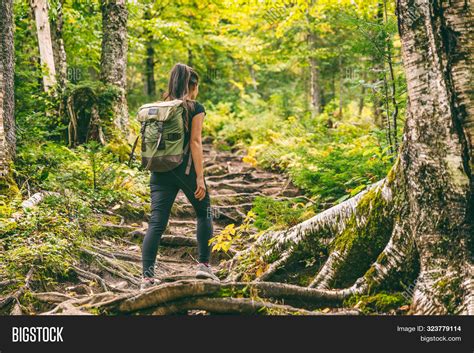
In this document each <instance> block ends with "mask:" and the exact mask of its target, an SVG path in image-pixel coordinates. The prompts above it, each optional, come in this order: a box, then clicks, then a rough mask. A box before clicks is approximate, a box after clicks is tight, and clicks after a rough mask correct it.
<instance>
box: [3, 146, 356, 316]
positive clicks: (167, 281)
mask: <svg viewBox="0 0 474 353" xmlns="http://www.w3.org/2000/svg"><path fill="white" fill-rule="evenodd" d="M204 155H205V165H204V167H205V171H206V182H207V186H208V192H210V195H211V200H212V205H213V206H212V212H213V216H214V234H215V235H216V234H219V232H221V231H222V230H223V229H224V228H225V227H226V226H227V225H229V224H235V225H236V226H238V225H240V224H241V223H242V221H243V220H244V219H245V217H246V215H247V212H248V211H249V210H250V209H251V208H252V201H253V200H254V199H255V197H257V196H266V197H271V198H274V199H276V200H286V199H288V198H293V197H295V196H298V195H301V194H300V192H299V190H298V189H297V188H296V187H294V186H293V185H292V184H291V183H290V181H289V179H288V178H287V177H286V176H284V175H282V174H278V173H275V172H271V171H265V170H262V169H259V168H256V167H253V166H252V165H250V164H247V163H244V162H243V161H242V157H243V156H244V154H243V152H242V151H240V152H230V151H218V150H216V149H215V148H213V147H212V145H211V144H209V143H206V144H205V145H204ZM121 207H125V205H116V206H114V207H113V208H112V209H111V210H110V211H109V213H108V214H107V215H99V216H100V217H98V219H97V227H98V229H100V230H101V231H99V232H97V233H96V234H97V236H95V237H94V238H92V239H91V241H90V242H89V243H88V244H87V246H84V248H83V249H82V256H81V259H80V261H79V262H78V263H76V264H75V265H74V268H73V270H74V272H75V276H73V278H72V279H69V280H68V281H67V282H60V283H57V284H56V285H54V286H45V287H43V289H44V291H41V292H39V291H37V290H35V291H33V290H30V289H31V288H29V276H28V275H27V277H26V280H25V285H24V286H23V287H21V288H20V289H19V290H18V291H17V292H15V293H13V294H12V296H11V297H10V298H8V297H7V298H6V299H5V298H4V299H3V300H2V301H3V304H5V301H6V300H10V302H12V309H11V314H15V313H16V314H18V313H25V307H24V304H20V303H19V302H18V300H16V303H17V304H14V303H15V299H18V297H19V296H20V295H23V294H24V293H26V292H29V294H30V298H31V303H30V305H28V309H27V310H26V312H29V313H35V314H50V315H51V314H63V315H71V314H72V315H78V314H81V315H84V314H86V315H87V314H150V313H152V314H178V313H179V314H208V313H218V314H219V313H221V314H222V313H233V314H260V313H264V314H303V315H315V314H317V315H321V314H358V313H359V311H358V310H357V309H352V308H343V307H342V306H341V303H338V304H336V305H329V304H324V303H318V305H311V304H309V305H308V303H306V302H304V301H303V298H301V299H300V298H299V297H298V296H297V294H295V293H298V292H299V291H300V290H302V291H304V290H305V289H306V288H305V287H300V286H296V285H295V284H299V283H294V281H291V280H288V276H286V274H287V272H288V271H287V270H286V269H284V272H285V273H284V275H283V276H281V275H280V276H276V277H277V278H275V280H278V281H281V282H286V283H276V282H261V285H263V287H262V288H263V292H265V293H266V295H264V296H263V297H264V298H267V299H265V300H263V299H261V297H260V294H261V293H262V292H259V290H255V288H253V287H252V286H253V285H251V283H246V282H228V281H227V282H226V281H222V282H221V283H220V284H218V283H216V282H213V281H210V280H198V279H196V278H195V271H196V264H197V261H196V259H197V241H196V237H195V227H196V220H195V217H194V211H193V209H192V207H191V205H190V204H189V202H188V201H187V200H186V198H185V196H184V194H183V193H182V192H180V193H179V194H178V197H177V199H176V202H175V204H174V206H173V209H172V215H171V217H170V221H169V224H168V227H167V229H166V231H165V234H164V235H163V237H162V240H161V245H160V249H159V253H158V258H157V262H156V268H155V276H156V277H157V278H158V279H160V280H161V282H162V283H161V284H159V285H157V286H154V287H152V288H149V289H148V290H146V291H140V290H139V283H140V279H141V267H142V266H141V243H142V241H143V237H144V235H145V232H146V229H147V227H148V224H147V222H146V221H147V219H148V217H149V215H145V216H144V217H143V220H140V221H139V220H138V219H137V218H136V217H135V218H134V219H128V218H127V217H124V216H120V215H119V213H120V212H119V211H120V208H121ZM127 207H136V208H140V207H141V208H143V205H132V206H130V205H128V206H127ZM102 216H105V217H102ZM104 220H105V221H104ZM255 232H256V230H255ZM251 242H252V240H250V239H243V240H242V241H241V242H240V248H239V249H234V248H233V247H231V248H230V249H229V251H228V252H226V253H225V252H213V253H212V255H211V263H212V265H213V267H214V269H215V270H216V271H219V270H222V268H221V267H222V266H221V265H222V264H223V263H225V261H223V260H230V259H231V258H232V257H233V256H234V255H235V253H236V252H237V251H238V250H242V246H243V247H245V246H246V245H249V244H251ZM221 277H222V279H224V276H223V275H221ZM285 277H286V279H285ZM291 282H293V283H291ZM288 283H289V284H288ZM273 285H276V286H275V287H274V286H273ZM285 286H286V287H285ZM288 286H291V287H292V288H289V287H288ZM260 291H261V289H260ZM272 293H273V294H272ZM285 293H290V295H289V297H288V295H287V294H285ZM275 299H276V300H275ZM285 299H290V300H288V301H285ZM291 299H293V301H292V300H291ZM288 303H290V304H291V306H290V305H287V304H288ZM0 304H1V303H0Z"/></svg>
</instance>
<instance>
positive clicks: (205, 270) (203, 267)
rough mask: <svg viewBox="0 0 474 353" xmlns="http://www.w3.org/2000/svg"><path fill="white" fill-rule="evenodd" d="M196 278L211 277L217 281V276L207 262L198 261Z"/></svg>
mask: <svg viewBox="0 0 474 353" xmlns="http://www.w3.org/2000/svg"><path fill="white" fill-rule="evenodd" d="M196 278H199V279H212V280H214V281H218V282H220V281H219V278H217V276H216V275H215V274H214V273H213V272H212V269H211V266H209V264H204V263H200V264H198V265H197V272H196Z"/></svg>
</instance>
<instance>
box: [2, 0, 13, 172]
mask: <svg viewBox="0 0 474 353" xmlns="http://www.w3.org/2000/svg"><path fill="white" fill-rule="evenodd" d="M0 13H2V16H1V17H0V175H8V174H9V163H10V161H11V160H12V159H13V158H14V157H15V148H16V137H15V118H14V103H15V101H14V90H13V75H14V65H15V58H14V53H15V51H14V46H13V1H12V0H4V1H2V2H1V3H0Z"/></svg>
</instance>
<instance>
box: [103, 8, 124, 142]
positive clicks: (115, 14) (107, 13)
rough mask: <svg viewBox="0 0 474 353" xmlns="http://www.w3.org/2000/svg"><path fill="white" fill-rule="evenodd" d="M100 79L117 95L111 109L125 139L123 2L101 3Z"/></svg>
mask: <svg viewBox="0 0 474 353" xmlns="http://www.w3.org/2000/svg"><path fill="white" fill-rule="evenodd" d="M101 11H102V32H103V36H102V54H101V59H100V70H101V72H100V75H101V80H102V82H104V83H105V84H109V85H114V86H115V87H116V88H117V89H118V90H119V96H118V98H117V101H116V103H115V106H114V115H115V117H114V123H115V125H116V126H117V128H118V129H119V130H120V131H121V132H122V133H123V134H125V135H126V136H128V105H127V97H126V88H127V46H128V43H127V18H128V12H127V5H126V1H125V0H101Z"/></svg>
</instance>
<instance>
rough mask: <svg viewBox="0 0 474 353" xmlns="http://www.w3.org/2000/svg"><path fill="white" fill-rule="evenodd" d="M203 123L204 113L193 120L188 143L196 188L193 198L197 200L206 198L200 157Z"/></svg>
mask: <svg viewBox="0 0 474 353" xmlns="http://www.w3.org/2000/svg"><path fill="white" fill-rule="evenodd" d="M203 121H204V113H200V114H198V115H196V116H194V118H193V123H192V125H191V139H190V141H189V143H190V148H191V155H192V158H193V162H194V163H193V164H194V170H195V171H196V184H197V188H196V191H195V193H194V196H195V197H196V199H198V200H202V199H204V197H205V196H206V186H205V184H204V168H203V155H202V123H203Z"/></svg>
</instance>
